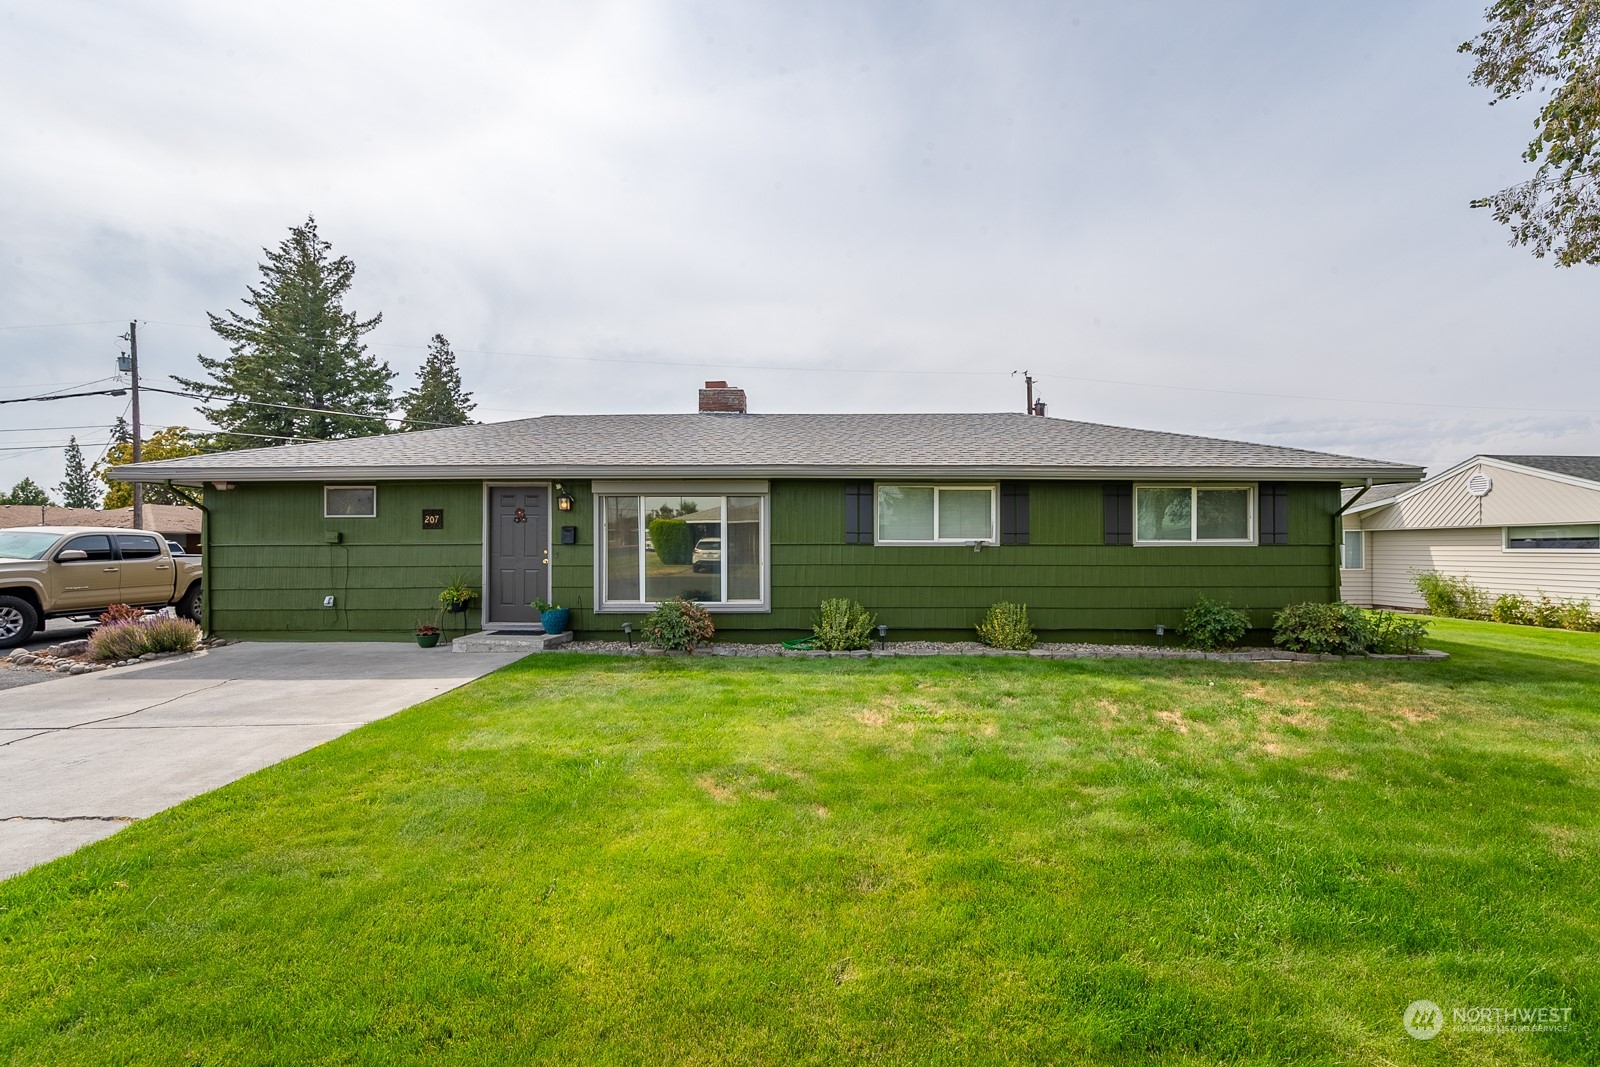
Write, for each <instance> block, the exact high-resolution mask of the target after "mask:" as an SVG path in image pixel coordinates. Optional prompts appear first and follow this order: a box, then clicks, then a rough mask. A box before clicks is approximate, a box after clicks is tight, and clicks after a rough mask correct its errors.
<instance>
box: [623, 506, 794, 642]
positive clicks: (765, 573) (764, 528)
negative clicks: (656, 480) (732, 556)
mask: <svg viewBox="0 0 1600 1067" xmlns="http://www.w3.org/2000/svg"><path fill="white" fill-rule="evenodd" d="M630 488H631V487H630ZM736 488H737V487H736ZM677 495H683V496H696V497H698V498H699V499H703V500H712V499H716V500H720V501H721V504H720V507H721V510H722V523H721V525H722V533H721V535H720V536H721V537H722V539H723V543H724V544H723V551H726V550H727V544H726V542H727V537H728V530H727V527H728V498H729V497H730V496H753V497H758V498H760V500H761V599H760V600H731V601H730V600H727V599H723V600H720V601H714V600H697V601H695V603H697V604H699V605H700V606H701V607H702V608H705V609H706V610H707V611H709V612H712V613H713V614H724V615H764V614H770V613H771V611H772V496H771V494H770V491H767V492H742V491H732V490H721V491H718V492H714V493H705V492H703V491H699V490H694V489H689V490H684V489H680V488H679V487H678V486H676V485H668V486H659V487H657V486H652V487H650V488H648V489H641V490H639V491H638V492H615V491H612V492H603V493H602V492H596V493H594V494H593V496H594V529H595V538H594V602H595V604H597V605H598V607H596V608H595V612H596V613H597V614H601V615H637V614H639V613H640V612H646V611H653V610H655V607H656V605H657V603H658V601H654V600H607V599H606V588H607V585H608V584H609V583H607V581H606V577H607V575H606V508H605V502H606V500H608V499H610V498H613V497H633V498H635V499H638V500H639V502H640V506H639V531H638V533H639V595H640V596H641V597H642V596H643V595H644V591H645V551H644V536H645V533H646V530H647V528H648V524H647V523H646V521H645V515H644V501H643V499H642V498H644V497H647V496H677ZM722 563H723V564H724V565H723V566H721V567H718V568H717V579H718V581H719V583H720V589H719V591H720V592H721V593H722V595H723V597H724V598H725V597H726V596H727V595H728V568H727V566H726V563H727V559H726V557H724V558H723V560H722Z"/></svg>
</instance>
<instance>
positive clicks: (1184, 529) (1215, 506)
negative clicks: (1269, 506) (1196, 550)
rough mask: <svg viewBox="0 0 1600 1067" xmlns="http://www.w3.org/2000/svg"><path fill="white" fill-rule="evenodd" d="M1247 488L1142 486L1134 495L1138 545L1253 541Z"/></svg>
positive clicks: (1135, 530) (1135, 531) (1136, 540)
mask: <svg viewBox="0 0 1600 1067" xmlns="http://www.w3.org/2000/svg"><path fill="white" fill-rule="evenodd" d="M1250 497H1251V493H1250V488H1249V487H1248V486H1187V485H1185V486H1170V485H1141V486H1137V487H1135V488H1134V491H1133V511H1134V523H1133V529H1134V541H1135V543H1137V544H1175V543H1176V544H1208V543H1209V544H1229V545H1247V544H1250V543H1251V541H1252V537H1251V523H1250V518H1251V516H1250Z"/></svg>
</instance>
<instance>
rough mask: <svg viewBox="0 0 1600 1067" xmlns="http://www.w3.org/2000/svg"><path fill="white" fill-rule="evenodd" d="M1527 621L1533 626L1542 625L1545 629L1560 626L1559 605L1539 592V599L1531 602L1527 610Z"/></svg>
mask: <svg viewBox="0 0 1600 1067" xmlns="http://www.w3.org/2000/svg"><path fill="white" fill-rule="evenodd" d="M1528 622H1529V623H1531V624H1532V625H1534V626H1543V627H1544V628H1545V629H1547V630H1559V629H1560V628H1561V605H1560V604H1557V603H1556V602H1555V601H1554V600H1551V599H1550V598H1549V597H1547V596H1545V595H1544V594H1543V593H1540V594H1539V599H1538V600H1536V601H1534V602H1533V606H1532V607H1531V608H1530V609H1529V612H1528Z"/></svg>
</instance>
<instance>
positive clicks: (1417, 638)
mask: <svg viewBox="0 0 1600 1067" xmlns="http://www.w3.org/2000/svg"><path fill="white" fill-rule="evenodd" d="M1367 626H1368V632H1369V635H1370V640H1369V643H1368V645H1367V651H1368V652H1377V653H1380V654H1382V655H1386V656H1415V655H1416V654H1417V653H1418V652H1421V651H1422V641H1423V638H1425V637H1427V636H1428V623H1427V621H1426V620H1424V619H1419V618H1417V617H1416V616H1414V615H1397V614H1395V613H1394V612H1392V611H1369V612H1367Z"/></svg>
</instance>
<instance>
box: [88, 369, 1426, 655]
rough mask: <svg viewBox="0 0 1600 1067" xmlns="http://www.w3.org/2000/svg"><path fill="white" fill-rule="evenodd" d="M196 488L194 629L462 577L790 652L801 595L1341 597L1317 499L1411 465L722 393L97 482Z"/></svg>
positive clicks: (945, 623)
mask: <svg viewBox="0 0 1600 1067" xmlns="http://www.w3.org/2000/svg"><path fill="white" fill-rule="evenodd" d="M117 473H118V477H120V478H122V479H124V480H130V481H141V482H157V483H171V484H173V485H176V486H189V487H199V488H201V489H203V500H204V505H205V509H206V522H205V527H204V538H205V550H204V559H205V563H206V596H205V612H206V618H207V629H208V630H211V631H212V632H214V633H218V634H222V635H227V636H234V637H255V638H266V637H282V638H295V639H307V638H316V637H326V638H334V639H374V638H380V639H381V638H395V639H404V638H406V637H407V636H408V635H409V634H410V633H411V631H412V629H413V627H414V626H415V625H416V624H417V623H418V622H419V621H427V620H429V619H430V618H431V616H432V614H433V612H434V610H435V609H436V607H437V603H438V601H437V597H438V592H439V590H440V589H442V588H443V587H444V586H445V585H446V584H448V583H449V582H450V581H451V579H452V578H456V577H463V576H464V577H465V578H466V579H467V581H468V583H469V584H471V585H472V586H473V587H474V588H476V589H478V590H481V597H480V599H479V600H478V601H477V603H476V604H475V606H474V609H473V610H472V611H471V612H470V613H469V615H468V617H467V618H466V619H465V620H461V622H462V624H464V625H465V626H466V627H467V628H469V629H477V628H483V629H494V630H517V629H526V630H537V629H538V616H537V615H536V614H535V613H534V612H533V610H532V609H531V607H530V603H531V602H532V601H533V600H535V599H536V598H542V599H548V600H551V601H554V602H556V603H558V604H561V605H563V606H565V607H568V608H570V609H571V610H572V626H573V629H574V631H575V632H576V634H577V636H578V637H579V638H583V637H595V636H607V637H616V636H617V635H618V633H619V631H620V629H621V627H622V624H623V623H624V622H630V621H633V622H637V621H638V620H639V619H640V618H642V617H643V615H644V614H645V613H646V612H648V611H649V610H650V608H651V606H652V605H653V604H654V603H655V602H657V601H659V600H662V599H664V598H668V597H673V596H684V597H690V598H692V599H695V600H699V601H701V602H703V603H704V604H705V606H706V607H707V608H709V609H710V610H711V611H712V612H714V613H715V615H716V621H717V627H718V630H719V631H721V632H733V634H734V635H736V636H738V637H740V638H743V639H747V640H774V641H775V640H779V639H783V638H788V637H792V636H795V635H798V634H801V633H804V632H808V631H809V628H810V625H811V617H812V614H813V612H814V611H815V610H816V608H817V605H818V604H819V603H820V602H821V601H822V600H823V599H824V598H827V597H836V596H847V597H851V598H853V599H855V600H858V601H860V602H861V603H862V604H863V605H865V606H866V607H867V608H868V609H869V610H870V611H872V612H874V613H876V614H877V615H878V617H879V620H880V621H881V622H883V623H886V624H888V626H889V627H890V630H891V639H893V638H894V637H906V638H909V637H947V638H959V637H966V636H970V634H971V631H972V627H973V626H974V625H975V624H976V623H977V621H978V619H979V618H980V617H981V615H982V613H983V611H984V610H985V609H986V608H987V607H988V606H989V605H990V604H991V603H994V602H995V601H998V600H1011V601H1018V602H1022V603H1026V604H1027V605H1028V607H1029V611H1030V614H1031V616H1032V619H1033V623H1034V627H1035V629H1037V630H1038V631H1039V633H1040V635H1041V636H1042V637H1046V638H1047V639H1062V638H1067V637H1091V636H1097V635H1098V636H1111V635H1120V636H1123V637H1127V636H1129V635H1130V634H1131V633H1134V632H1139V631H1142V632H1145V633H1150V632H1152V631H1153V628H1154V627H1155V626H1156V625H1157V624H1165V625H1167V626H1173V625H1175V624H1176V623H1177V622H1178V619H1179V617H1180V615H1181V614H1182V612H1183V611H1184V609H1185V608H1187V607H1188V606H1189V605H1191V604H1192V603H1193V602H1194V600H1195V597H1196V596H1197V595H1198V594H1201V593H1204V594H1206V595H1208V596H1211V597H1213V598H1218V599H1225V600H1228V601H1231V602H1232V603H1234V604H1235V605H1237V606H1239V607H1243V608H1246V609H1248V610H1249V611H1250V614H1251V617H1252V619H1253V620H1254V622H1255V624H1256V625H1257V626H1266V625H1268V624H1269V622H1270V618H1271V614H1272V612H1273V611H1274V610H1276V609H1277V608H1280V607H1282V606H1283V605H1285V604H1289V603H1294V602H1299V601H1306V600H1316V601H1332V600H1336V599H1338V596H1339V564H1340V558H1339V551H1340V538H1339V533H1338V527H1339V522H1340V520H1339V517H1338V516H1339V512H1340V489H1341V488H1342V487H1347V486H1359V485H1366V484H1369V483H1371V482H1400V481H1416V480H1419V479H1420V478H1421V476H1422V471H1421V470H1420V469H1419V468H1416V467H1411V466H1405V465H1402V464H1395V463H1384V462H1378V461H1373V460H1365V459H1353V458H1350V457H1348V456H1339V455H1331V454H1327V453H1321V452H1309V451H1304V450H1300V449H1294V448H1279V447H1274V446H1269V445H1256V444H1246V443H1242V442H1237V441H1224V440H1217V439H1213V438H1205V437H1191V436H1186V435H1182V434H1172V433H1158V432H1153V431H1149V430H1134V429H1124V428H1121V427H1115V426H1102V425H1097V424H1093V423H1084V422H1071V421H1066V420H1062V419H1053V418H1048V417H1044V416H1042V415H1025V414H1002V413H994V414H967V415H961V414H948V415H938V414H932V415H910V414H905V415H867V414H858V415H759V414H749V413H748V412H747V411H746V405H745V398H744V392H743V390H740V389H733V388H729V387H728V386H727V385H726V384H725V383H722V382H708V383H706V388H704V389H702V390H700V403H699V410H698V411H697V412H695V413H692V414H678V415H556V416H545V417H543V418H534V419H524V420H520V421H515V422H502V423H492V424H487V425H475V426H456V427H449V428H445V429H438V430H425V431H421V432H417V433H407V434H395V435H388V436H383V437H368V438H359V439H355V440H348V441H330V442H326V443H317V444H297V445H288V446H283V447H278V448H261V449H253V450H249V451H241V452H227V453H217V454H213V455H206V456H194V457H189V458H186V459H176V460H168V461H164V462H159V463H143V464H138V465H132V466H126V467H122V468H120V469H119V470H118V472H117Z"/></svg>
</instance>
